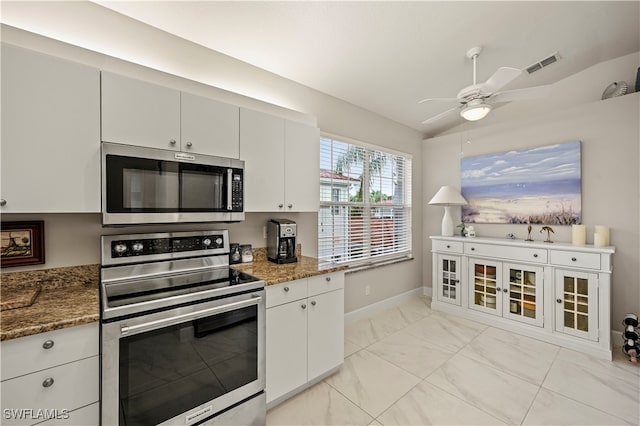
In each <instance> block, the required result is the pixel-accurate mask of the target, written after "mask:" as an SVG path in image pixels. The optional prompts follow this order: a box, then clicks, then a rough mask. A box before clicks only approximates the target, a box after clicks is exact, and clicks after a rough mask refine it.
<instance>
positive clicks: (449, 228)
mask: <svg viewBox="0 0 640 426" xmlns="http://www.w3.org/2000/svg"><path fill="white" fill-rule="evenodd" d="M442 236H443V237H452V236H453V218H452V217H451V206H444V217H443V218H442Z"/></svg>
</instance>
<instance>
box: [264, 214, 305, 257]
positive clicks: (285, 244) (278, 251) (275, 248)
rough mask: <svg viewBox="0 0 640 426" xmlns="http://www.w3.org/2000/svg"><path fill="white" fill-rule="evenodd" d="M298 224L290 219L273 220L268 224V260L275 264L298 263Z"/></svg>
mask: <svg viewBox="0 0 640 426" xmlns="http://www.w3.org/2000/svg"><path fill="white" fill-rule="evenodd" d="M296 235H297V227H296V223H295V222H294V221H292V220H289V219H271V220H270V221H269V223H267V258H268V259H269V260H270V261H272V262H275V263H293V262H297V261H298V258H297V257H296Z"/></svg>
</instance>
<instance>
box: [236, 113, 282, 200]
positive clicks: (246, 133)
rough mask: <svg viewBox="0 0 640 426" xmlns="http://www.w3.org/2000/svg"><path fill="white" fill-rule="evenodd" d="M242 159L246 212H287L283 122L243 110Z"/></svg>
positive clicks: (241, 117) (241, 130)
mask: <svg viewBox="0 0 640 426" xmlns="http://www.w3.org/2000/svg"><path fill="white" fill-rule="evenodd" d="M240 159H241V160H244V162H245V170H244V182H245V200H246V201H245V211H246V212H277V211H285V207H284V168H285V164H284V119H282V118H278V117H274V116H272V115H269V114H265V113H262V112H258V111H252V110H249V109H244V108H241V109H240Z"/></svg>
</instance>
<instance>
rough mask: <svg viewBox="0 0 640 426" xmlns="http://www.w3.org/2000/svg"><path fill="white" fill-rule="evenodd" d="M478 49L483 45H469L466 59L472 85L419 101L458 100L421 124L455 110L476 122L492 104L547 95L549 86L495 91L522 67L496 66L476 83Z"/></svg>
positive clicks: (514, 77)
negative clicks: (470, 66)
mask: <svg viewBox="0 0 640 426" xmlns="http://www.w3.org/2000/svg"><path fill="white" fill-rule="evenodd" d="M480 52H482V47H479V46H476V47H472V48H471V49H469V50H468V51H467V55H466V56H467V58H469V59H471V60H472V61H473V84H472V85H471V86H467V87H465V88H464V89H462V90H461V91H460V92H458V95H457V96H456V97H455V98H427V99H423V100H421V101H419V102H418V103H419V104H421V103H424V102H431V101H444V102H458V103H459V105H458V106H455V107H453V108H450V109H448V110H446V111H444V112H442V113H440V114H437V115H435V116H433V117H430V118H427V119H426V120H424V121H423V122H422V124H430V123H433V122H435V121H438V120H440V119H441V118H443V117H445V116H447V115H449V114H450V113H452V112H454V111H457V110H460V115H461V116H462V118H464V119H466V120H469V121H477V120H481V119H483V118H484V117H486V116H487V114H489V112H491V103H495V102H511V101H515V100H521V99H534V98H540V97H543V96H545V95H546V93H547V89H548V88H549V86H536V87H528V88H525V89H516V90H507V91H504V92H498V90H500V89H501V88H503V87H504V86H506V85H507V84H509V83H510V82H511V81H513V80H514V79H516V78H517V77H518V76H519V75H520V74H522V70H519V69H517V68H511V67H501V68H498V70H497V71H496V72H495V73H493V75H492V76H491V77H489V79H488V80H487V81H485V82H484V83H480V84H478V83H477V82H476V60H477V59H478V56H480Z"/></svg>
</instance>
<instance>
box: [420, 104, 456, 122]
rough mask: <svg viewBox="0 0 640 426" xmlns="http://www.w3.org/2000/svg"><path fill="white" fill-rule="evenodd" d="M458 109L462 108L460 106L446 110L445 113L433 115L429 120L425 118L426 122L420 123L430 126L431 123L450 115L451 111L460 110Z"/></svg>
mask: <svg viewBox="0 0 640 426" xmlns="http://www.w3.org/2000/svg"><path fill="white" fill-rule="evenodd" d="M460 108H462V105H458V106H457V107H454V108H450V109H448V110H446V111H445V112H441V113H440V114H438V115H434V116H433V117H431V118H427V119H426V120H424V121H423V122H422V124H431V123H433V122H434V121H438V120H440V119H441V118H444V117H446V116H447V115H449V114H451V113H452V112H453V111H456V110H458V109H460Z"/></svg>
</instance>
